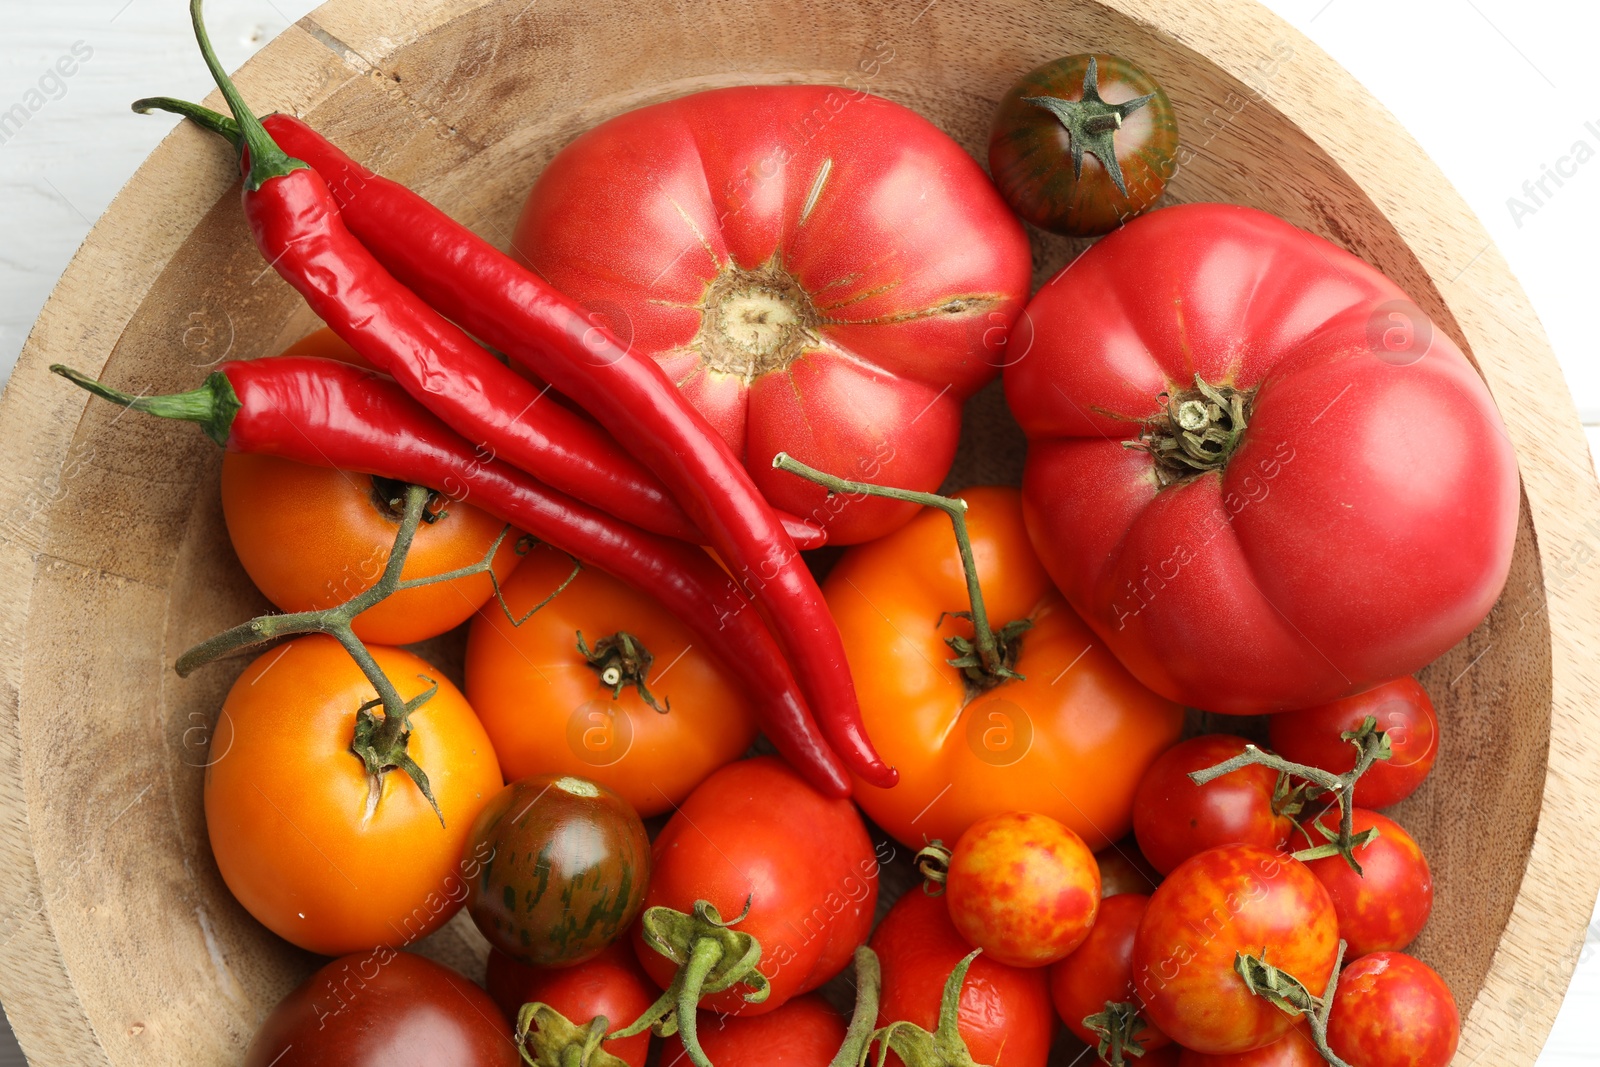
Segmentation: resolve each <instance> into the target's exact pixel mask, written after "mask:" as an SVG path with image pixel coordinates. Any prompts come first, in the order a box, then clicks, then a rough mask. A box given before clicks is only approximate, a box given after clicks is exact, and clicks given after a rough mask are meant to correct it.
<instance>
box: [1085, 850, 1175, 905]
mask: <svg viewBox="0 0 1600 1067" xmlns="http://www.w3.org/2000/svg"><path fill="white" fill-rule="evenodd" d="M1094 862H1095V865H1096V866H1098V867H1099V868H1100V896H1101V897H1102V898H1105V897H1114V896H1116V895H1117V894H1119V893H1144V894H1149V893H1151V892H1153V891H1154V890H1155V887H1156V886H1158V885H1160V884H1161V872H1160V871H1158V870H1156V869H1155V868H1154V867H1152V866H1151V865H1150V861H1149V860H1147V859H1145V858H1144V853H1143V852H1140V851H1139V843H1138V841H1136V840H1135V839H1134V838H1132V837H1125V838H1123V839H1122V840H1121V841H1115V842H1113V843H1111V844H1109V845H1107V846H1106V847H1105V848H1103V849H1101V850H1100V851H1099V852H1096V853H1095V854H1094Z"/></svg>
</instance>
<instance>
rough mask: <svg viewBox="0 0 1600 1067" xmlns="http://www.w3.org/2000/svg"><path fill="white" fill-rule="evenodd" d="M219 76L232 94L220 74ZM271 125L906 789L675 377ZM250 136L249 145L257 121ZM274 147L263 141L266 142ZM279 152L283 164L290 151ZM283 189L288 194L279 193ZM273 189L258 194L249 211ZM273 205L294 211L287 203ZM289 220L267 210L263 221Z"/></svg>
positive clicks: (722, 447) (353, 169)
mask: <svg viewBox="0 0 1600 1067" xmlns="http://www.w3.org/2000/svg"><path fill="white" fill-rule="evenodd" d="M198 2H199V0H195V3H198ZM209 62H212V63H213V64H215V61H214V59H213V60H209ZM213 73H215V74H216V75H217V77H218V84H219V85H220V84H222V82H223V81H224V80H225V79H224V77H223V75H222V74H221V73H220V70H219V68H217V67H216V66H215V65H213ZM225 95H227V94H226V93H225ZM228 102H229V105H230V106H231V107H232V108H233V110H234V114H235V116H236V118H243V117H244V116H245V115H248V114H249V112H248V110H247V109H244V106H243V104H242V103H241V102H238V101H237V94H236V93H235V94H234V95H231V96H228ZM134 107H135V109H136V110H147V109H149V108H152V107H160V108H164V109H167V110H174V111H178V112H180V113H182V114H185V115H187V116H188V117H190V118H194V119H196V120H197V121H201V122H202V123H203V124H205V125H207V126H209V127H210V128H212V129H214V130H217V131H218V132H227V128H226V126H225V125H224V123H225V121H226V120H223V123H218V122H216V121H214V120H212V121H207V120H206V119H205V118H204V116H203V112H204V109H201V108H198V107H197V106H195V105H192V104H183V103H181V102H176V101H165V100H161V101H157V100H148V101H140V102H139V103H137V104H135V105H134ZM216 118H220V116H216ZM250 121H251V122H254V121H255V120H254V116H250ZM267 121H268V123H270V125H271V138H278V139H281V142H282V144H283V145H285V146H287V147H289V149H290V150H291V151H293V152H294V154H295V156H296V157H298V158H297V160H296V161H297V162H298V160H299V159H308V160H310V161H311V163H312V165H313V166H314V167H315V168H316V169H317V171H318V173H320V174H322V175H323V176H324V178H325V179H326V181H327V183H328V187H331V189H332V190H333V194H334V195H335V196H336V197H337V199H338V201H339V203H340V206H341V210H342V211H343V216H344V222H345V225H347V226H348V227H349V232H351V233H353V234H354V235H355V236H357V237H358V238H360V240H361V241H362V242H363V243H364V244H365V245H366V246H367V247H368V248H369V249H370V250H371V252H372V253H373V254H374V255H375V256H376V258H377V259H378V260H379V262H381V263H382V264H383V265H384V266H385V267H387V268H388V269H389V270H390V271H392V272H393V273H394V275H395V277H396V278H397V279H398V280H399V281H400V282H402V283H403V284H404V285H406V286H408V287H410V288H411V289H412V290H414V291H415V292H416V293H417V294H418V295H420V296H421V297H422V298H423V299H424V300H426V301H428V303H429V304H431V305H432V306H434V307H435V308H437V309H438V310H439V311H440V312H441V313H442V314H444V315H445V316H447V317H448V318H450V319H451V320H453V321H456V322H459V323H461V324H462V326H463V327H465V328H466V329H469V330H471V331H472V332H473V333H474V334H476V335H478V336H479V337H482V338H483V340H484V341H485V342H486V343H488V344H491V345H493V346H495V347H496V348H498V349H500V350H501V351H503V352H505V353H506V354H507V355H508V356H510V357H511V358H512V359H515V360H516V361H517V362H519V363H521V364H523V365H524V366H526V367H528V368H529V369H530V370H532V371H533V372H534V373H535V374H537V375H539V376H540V377H541V378H543V379H544V380H546V381H548V382H550V383H551V384H552V385H553V386H554V387H555V388H556V389H559V390H560V391H561V392H563V393H564V394H566V395H567V396H569V397H571V398H572V399H573V400H574V401H576V402H577V403H578V404H579V405H580V406H581V407H583V408H584V409H585V410H586V411H588V412H589V413H590V414H591V415H593V416H594V417H595V418H596V419H597V420H598V421H599V422H600V424H601V425H603V426H604V427H606V429H608V430H610V431H611V432H612V433H613V434H614V435H615V436H616V438H617V439H618V440H619V441H623V442H627V444H628V447H629V448H630V449H631V450H632V452H633V454H634V455H635V456H637V457H638V458H639V459H641V460H642V461H643V462H644V463H645V465H646V466H648V467H649V468H650V469H651V470H652V471H654V472H655V474H656V475H657V476H658V477H660V478H661V480H662V481H663V482H665V483H666V485H667V487H668V488H669V489H670V490H671V491H672V492H673V493H674V495H675V496H676V498H677V500H678V502H679V504H681V505H682V506H683V507H684V509H685V510H686V511H687V512H688V514H689V516H690V517H691V518H692V519H693V520H694V521H695V523H696V524H697V525H698V526H699V527H700V529H701V530H703V531H704V532H705V533H706V534H707V535H708V537H709V538H710V543H711V545H712V547H714V548H715V549H716V551H717V553H718V555H719V556H721V558H722V559H723V560H724V561H726V562H727V564H728V565H729V567H730V568H731V569H732V570H733V572H734V574H735V575H736V576H737V577H738V579H739V581H740V582H741V583H742V584H744V586H745V587H746V589H747V590H748V591H749V592H750V593H751V594H752V595H753V596H754V598H755V602H756V604H757V606H758V608H760V610H761V611H762V614H763V615H764V616H765V617H766V619H767V622H768V624H769V625H770V626H771V627H772V630H773V633H774V634H775V636H776V637H777V639H778V642H779V644H781V645H782V646H783V649H784V651H785V652H786V653H787V654H788V656H789V660H790V662H791V663H792V664H793V665H794V668H795V671H796V673H797V674H798V675H799V677H800V680H801V685H802V686H803V687H804V688H805V692H806V696H807V697H808V699H809V700H810V703H811V706H812V708H813V709H814V710H815V711H816V714H817V719H818V721H819V722H820V723H821V724H822V728H823V732H824V733H825V735H826V736H827V738H828V740H829V742H830V743H831V744H832V745H833V747H834V750H835V751H836V752H838V753H839V755H840V756H841V757H842V758H843V760H844V762H845V764H846V765H847V766H848V767H849V768H850V769H851V770H852V771H853V772H854V773H855V774H857V775H859V776H860V777H861V778H862V779H864V780H865V781H867V782H869V783H871V784H873V785H876V786H879V787H884V788H887V787H889V786H892V785H894V784H895V782H896V781H898V780H899V774H898V772H896V771H895V769H894V768H892V767H890V766H889V765H888V764H886V763H884V762H883V760H882V758H880V757H879V756H878V754H877V752H876V751H875V750H874V748H873V746H872V741H871V739H870V738H868V736H867V733H866V729H865V727H864V726H863V725H862V721H861V711H860V708H859V706H858V704H857V701H856V693H855V685H854V683H853V682H852V681H851V678H850V668H849V664H848V663H847V661H846V659H845V652H844V643H843V641H842V640H841V639H840V637H839V630H838V627H837V626H836V625H835V624H834V622H833V618H832V616H831V615H830V614H829V613H828V608H827V605H826V603H825V602H824V601H823V598H822V591H821V590H820V589H819V588H818V586H817V582H816V579H815V578H814V577H813V576H812V575H811V572H810V571H809V570H808V569H807V568H806V565H805V563H804V562H803V561H802V560H801V559H800V555H799V553H798V551H796V549H795V546H794V542H793V541H792V539H791V538H790V536H789V534H788V533H787V532H786V531H785V530H784V528H783V526H782V524H781V523H780V522H779V520H778V519H777V517H776V514H775V513H774V511H773V509H772V508H771V506H770V505H768V504H767V502H766V500H765V499H764V498H763V497H762V496H761V494H760V492H759V491H758V490H757V489H756V487H755V484H754V483H753V482H751V480H750V477H749V475H748V474H747V473H746V472H745V470H744V468H743V466H742V465H741V464H740V463H739V461H738V459H737V457H735V456H734V454H733V452H732V451H731V450H730V449H729V448H728V446H727V444H726V443H725V442H724V441H723V440H722V438H721V436H720V435H718V434H717V432H716V431H715V430H714V429H712V427H711V426H710V424H709V423H707V422H706V420H705V418H704V417H703V416H702V415H701V414H700V413H699V412H698V411H696V410H695V409H694V407H693V406H691V405H690V404H689V402H688V401H687V400H685V399H684V398H683V396H682V395H681V394H680V393H679V392H678V390H677V388H676V387H675V386H674V385H673V384H672V382H671V380H670V379H668V378H667V376H666V374H665V373H664V372H663V371H662V370H661V368H660V367H659V366H657V365H656V363H655V362H654V361H653V360H651V359H649V358H648V357H645V356H643V355H641V354H639V353H637V352H634V351H632V350H631V349H630V348H628V347H626V346H623V345H621V344H619V343H618V342H617V340H616V339H615V338H614V337H612V336H611V334H610V333H609V331H607V330H606V329H605V328H604V327H602V326H600V325H599V324H598V323H597V322H596V321H594V320H593V319H591V317H590V316H588V315H587V314H586V313H585V312H584V310H583V309H582V308H581V307H579V306H578V305H577V304H575V303H573V302H572V301H571V300H569V299H568V298H566V297H565V296H563V295H562V294H561V293H559V292H557V291H555V290H554V289H552V288H551V287H550V286H549V285H548V284H547V283H545V282H544V280H543V279H541V278H539V276H538V275H536V274H534V273H533V272H532V271H530V270H528V269H526V268H525V267H523V266H521V265H520V264H518V263H516V262H514V261H513V260H511V259H510V258H508V257H507V256H505V255H504V254H502V253H501V252H499V251H498V250H497V249H495V248H494V247H493V246H492V245H490V244H489V243H488V242H486V241H484V240H483V239H482V238H480V237H478V236H477V235H476V234H474V233H472V232H471V231H470V230H468V229H466V227H464V226H462V225H460V224H459V223H457V222H455V221H454V220H452V219H451V218H450V217H449V216H448V215H446V214H444V213H443V212H442V211H440V210H439V209H437V208H435V207H434V206H433V205H431V204H429V203H428V202H427V201H426V200H424V199H422V198H421V197H420V196H417V195H416V194H415V193H412V192H411V191H410V190H408V189H406V188H405V187H404V186H402V185H400V184H398V183H396V182H392V181H389V180H387V179H384V178H381V177H379V176H378V175H376V174H374V173H373V172H372V171H370V170H368V169H366V168H365V167H362V166H361V165H360V164H358V163H356V162H355V161H354V160H352V159H350V157H348V156H346V155H345V154H344V153H343V152H341V151H339V149H338V148H337V147H335V146H334V145H333V144H331V143H330V142H328V141H327V140H325V139H324V138H323V137H321V135H319V134H317V133H316V132H315V131H314V130H312V129H311V128H310V127H308V126H306V125H305V124H304V123H302V122H300V121H299V120H297V119H294V118H291V117H289V116H284V115H278V116H270V117H269V118H268V120H267ZM239 131H242V132H243V133H245V134H248V132H249V123H241V124H240V126H239ZM271 138H269V137H267V135H266V134H265V133H263V134H262V139H263V140H264V141H270V140H271ZM246 141H247V142H248V141H249V137H248V136H246ZM272 149H273V150H275V151H279V154H280V155H281V150H279V149H278V146H277V144H276V143H274V144H273V145H272ZM291 177H294V176H293V175H292V176H291ZM263 180H265V179H263ZM271 184H281V183H280V182H273V183H270V184H269V185H268V187H267V188H270V185H271ZM265 191H266V190H265V189H259V190H256V191H255V192H254V193H252V192H250V191H247V192H246V202H247V205H248V203H249V201H250V200H251V198H252V196H254V197H255V198H256V199H258V200H260V198H261V196H262V193H263V192H265ZM326 191H327V187H325V188H324V189H323V190H322V192H324V193H326ZM272 199H273V200H281V201H284V202H289V201H290V198H289V197H288V196H287V195H286V194H281V195H280V196H277V197H273V198H272ZM279 210H281V208H279V207H273V208H265V207H257V208H255V209H254V213H255V214H257V215H259V214H262V213H264V212H266V211H279ZM271 236H272V237H273V239H274V241H281V240H283V239H284V238H285V237H287V236H289V235H288V234H286V233H283V232H281V230H279V229H278V228H274V229H273V230H272V231H271ZM277 251H281V249H279V248H278V246H277V245H274V246H273V249H272V250H269V249H268V248H267V247H266V246H265V245H264V246H263V252H265V253H266V254H267V255H268V258H269V259H270V258H272V257H273V255H275V254H276V252H277Z"/></svg>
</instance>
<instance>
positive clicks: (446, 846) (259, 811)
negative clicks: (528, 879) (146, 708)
mask: <svg viewBox="0 0 1600 1067" xmlns="http://www.w3.org/2000/svg"><path fill="white" fill-rule="evenodd" d="M371 652H372V655H373V657H374V658H375V659H376V660H377V661H378V665H379V666H380V667H381V668H382V669H383V671H384V673H385V674H386V675H388V677H389V679H390V680H391V681H392V682H393V683H394V685H395V688H396V689H398V690H399V692H400V695H401V696H402V697H403V698H405V699H406V700H410V699H412V698H413V697H415V696H417V695H418V694H420V693H422V692H423V691H424V690H426V689H427V688H428V687H429V686H430V685H431V684H433V682H434V681H437V682H438V685H439V689H438V692H436V693H435V694H434V695H433V697H432V698H431V699H429V700H428V701H427V702H426V703H424V704H422V705H421V706H420V707H419V708H417V709H416V710H415V711H414V712H412V714H411V719H410V723H411V737H410V741H409V742H408V744H407V753H408V754H409V755H410V756H411V758H412V759H413V760H415V761H416V763H417V764H418V765H419V766H420V767H421V768H422V770H423V771H424V773H426V774H427V776H428V783H429V786H430V787H431V788H432V790H433V795H434V798H435V799H436V800H437V801H438V803H439V812H440V814H441V815H442V816H443V819H444V824H443V825H442V826H441V825H440V815H436V814H434V810H433V808H432V807H430V806H429V804H428V801H427V798H426V797H424V796H423V795H422V792H421V790H419V789H418V788H417V786H416V784H415V783H414V782H413V781H412V780H411V779H410V778H409V777H407V776H406V774H405V772H404V771H390V772H388V773H387V774H385V775H384V776H383V779H382V784H381V785H380V787H379V793H378V799H377V803H376V805H375V806H374V807H372V809H371V811H370V814H369V813H368V803H369V797H368V793H369V785H368V777H367V773H366V768H365V767H364V766H363V765H362V762H361V760H360V759H359V758H358V757H357V756H355V755H354V754H353V753H352V752H351V751H350V744H351V738H352V737H353V736H354V732H355V725H356V712H357V709H358V708H359V707H360V706H361V705H362V704H363V703H365V702H366V701H369V700H372V699H373V698H374V696H375V694H374V692H373V688H372V684H371V683H370V682H368V681H367V678H366V676H365V675H363V674H362V673H361V669H360V668H359V667H357V666H356V664H355V661H354V660H352V659H351V658H350V656H349V654H348V653H346V652H345V650H344V649H343V648H342V647H340V645H339V644H338V642H336V641H335V640H333V639H332V638H331V637H326V636H323V635H320V634H318V635H312V636H308V637H301V638H297V639H296V640H294V641H290V642H288V643H287V644H285V645H282V646H280V647H278V648H275V649H272V650H271V651H268V652H266V653H264V654H262V655H261V656H260V657H259V658H257V659H256V660H255V661H254V662H253V663H251V664H250V666H248V667H246V668H245V670H244V673H243V674H241V675H240V676H239V680H238V681H237V682H235V683H234V685H233V688H232V690H230V691H229V693H228V698H227V700H226V701H225V702H224V703H223V705H222V713H221V715H220V717H219V718H218V721H217V728H216V732H215V733H214V735H213V737H212V741H211V755H210V763H209V766H208V767H207V768H206V780H205V810H206V828H207V830H208V832H209V834H210V837H211V850H212V852H213V854H214V855H215V856H216V860H217V867H218V869H219V870H221V872H222V879H223V881H224V882H226V883H227V885H228V888H229V889H230V890H232V891H233V895H234V896H235V897H237V898H238V899H239V903H241V904H243V905H244V907H245V909H246V910H247V911H249V912H250V914H251V915H254V916H255V917H256V918H257V919H258V920H259V921H260V922H261V923H262V924H263V925H264V926H266V927H267V928H268V929H270V930H271V931H272V932H273V933H276V934H277V935H278V936H280V937H282V938H285V939H286V940H288V941H292V942H293V943H294V944H296V945H299V946H300V947H301V948H305V949H309V950H311V951H312V952H320V953H322V954H323V955H326V956H337V955H341V954H343V953H347V952H355V951H358V950H363V949H371V948H373V947H376V946H380V945H383V946H389V947H397V946H399V945H403V944H407V943H409V942H411V941H414V940H416V939H417V938H420V937H423V936H425V935H427V934H429V933H431V932H432V931H434V930H436V929H437V928H439V927H440V926H442V925H444V923H445V921H446V920H448V919H449V918H450V916H452V915H454V914H455V913H456V911H457V910H459V909H460V907H461V904H462V902H463V901H464V900H465V899H466V894H467V881H468V880H470V879H471V878H474V877H476V876H477V873H478V871H477V867H478V865H480V864H481V863H482V862H483V861H484V860H486V859H487V858H488V857H475V856H466V857H463V855H462V850H463V846H464V845H465V843H466V841H467V833H468V831H469V830H470V829H471V828H472V821H473V819H474V818H476V817H477V814H478V811H479V810H480V809H481V808H482V807H483V805H484V803H485V802H487V801H488V799H489V798H490V797H491V796H493V795H494V794H495V793H496V792H498V791H499V789H500V786H501V781H500V767H499V764H498V763H496V761H495V755H494V749H493V748H492V747H491V746H490V744H489V738H488V735H487V734H485V733H484V731H483V727H482V725H481V724H480V723H479V722H478V719H477V716H475V715H474V714H473V713H472V708H471V707H469V706H468V705H467V701H466V698H465V697H463V696H462V695H461V691H460V690H458V689H456V687H455V686H453V685H451V684H450V682H449V681H448V680H446V679H445V678H444V676H443V675H442V674H441V673H440V672H439V671H438V670H436V669H434V668H433V667H432V666H431V665H429V664H428V663H427V662H426V661H424V660H422V659H419V658H418V657H416V656H414V655H412V654H411V653H409V652H406V651H404V650H402V649H395V648H381V647H375V648H372V649H371Z"/></svg>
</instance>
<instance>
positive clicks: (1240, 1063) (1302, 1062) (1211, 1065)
mask: <svg viewBox="0 0 1600 1067" xmlns="http://www.w3.org/2000/svg"><path fill="white" fill-rule="evenodd" d="M1327 1063H1328V1061H1327V1060H1325V1059H1323V1058H1322V1053H1320V1052H1318V1051H1317V1046H1316V1045H1315V1044H1313V1043H1312V1041H1311V1035H1310V1034H1308V1033H1306V1028H1305V1027H1304V1026H1296V1027H1295V1028H1294V1029H1293V1030H1290V1031H1289V1035H1288V1036H1287V1037H1283V1038H1279V1039H1278V1040H1277V1041H1274V1042H1273V1043H1272V1044H1270V1045H1262V1046H1261V1047H1260V1048H1256V1049H1251V1050H1250V1051H1249V1052H1229V1053H1225V1054H1224V1055H1221V1056H1208V1055H1206V1054H1205V1053H1204V1052H1195V1051H1193V1050H1192V1049H1184V1050H1183V1055H1181V1056H1179V1057H1178V1067H1327ZM1139 1067H1145V1065H1144V1064H1143V1063H1142V1062H1141V1063H1140V1065H1139Z"/></svg>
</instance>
